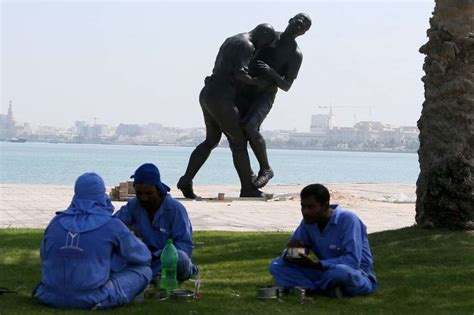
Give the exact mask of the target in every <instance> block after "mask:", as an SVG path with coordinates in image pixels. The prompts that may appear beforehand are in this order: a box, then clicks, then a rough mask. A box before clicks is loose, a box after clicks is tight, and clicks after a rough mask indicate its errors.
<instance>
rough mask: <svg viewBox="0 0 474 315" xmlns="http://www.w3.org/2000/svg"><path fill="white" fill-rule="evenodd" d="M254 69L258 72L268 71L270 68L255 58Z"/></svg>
mask: <svg viewBox="0 0 474 315" xmlns="http://www.w3.org/2000/svg"><path fill="white" fill-rule="evenodd" d="M256 69H257V70H258V71H260V72H267V71H269V70H270V69H271V68H270V66H269V65H267V64H266V63H265V62H263V61H261V60H257V62H256Z"/></svg>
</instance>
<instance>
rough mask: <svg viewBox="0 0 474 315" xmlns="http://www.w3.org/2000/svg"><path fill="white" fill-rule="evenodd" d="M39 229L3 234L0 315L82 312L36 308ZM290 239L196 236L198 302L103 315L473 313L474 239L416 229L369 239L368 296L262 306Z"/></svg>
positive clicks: (462, 234)
mask: <svg viewBox="0 0 474 315" xmlns="http://www.w3.org/2000/svg"><path fill="white" fill-rule="evenodd" d="M41 237H42V230H34V229H0V287H8V288H10V289H16V288H19V294H4V295H0V314H20V313H21V314H28V313H29V314H32V313H34V314H43V313H57V314H80V313H86V312H85V311H78V310H67V311H66V310H53V309H50V308H48V307H45V306H43V305H40V304H37V303H35V302H33V301H32V300H31V299H30V298H29V295H30V292H31V290H32V289H33V288H34V287H35V285H36V284H37V283H38V281H39V280H40V277H41V273H40V261H39V257H38V246H39V243H40V240H41ZM288 237H289V234H287V233H228V232H195V233H194V241H195V242H196V243H197V246H196V250H195V252H194V260H195V261H196V262H197V263H198V264H199V265H200V267H201V272H200V278H201V279H202V293H203V297H202V300H200V301H193V302H188V303H176V302H172V301H164V302H159V301H156V300H152V299H148V300H145V302H143V303H142V304H137V305H131V306H126V307H121V308H117V309H114V310H107V311H100V313H101V314H151V313H153V314H173V315H177V314H226V315H227V314H259V315H260V314H272V315H273V314H293V313H298V314H299V313H302V314H305V313H307V314H326V313H341V314H342V313H347V314H349V313H350V314H354V313H355V314H366V313H375V314H387V313H389V314H394V313H395V314H401V313H403V314H415V313H420V314H440V313H445V314H448V313H449V314H453V313H455V314H473V313H474V233H472V232H453V231H447V230H423V229H420V228H416V227H410V228H404V229H400V230H396V231H386V232H381V233H375V234H371V235H370V236H369V237H370V242H371V246H372V253H373V255H374V259H375V272H376V274H377V277H378V279H379V281H380V286H379V288H378V290H377V291H376V292H375V293H374V294H373V295H371V296H367V297H355V298H346V299H343V300H341V301H338V300H334V299H330V298H326V297H319V296H316V297H315V300H314V302H315V303H314V304H304V305H300V304H299V303H298V301H297V298H296V297H294V296H290V297H288V298H285V299H284V302H278V301H259V300H257V299H256V289H257V288H258V287H263V286H265V285H268V284H271V283H272V281H271V277H270V275H269V273H268V264H269V262H270V260H271V259H272V258H274V257H276V256H277V255H279V253H280V251H281V249H282V248H283V247H284V246H285V244H286V242H287V240H288Z"/></svg>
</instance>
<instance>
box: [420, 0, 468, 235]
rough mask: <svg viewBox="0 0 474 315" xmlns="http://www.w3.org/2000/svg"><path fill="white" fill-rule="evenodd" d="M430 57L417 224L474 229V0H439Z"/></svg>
mask: <svg viewBox="0 0 474 315" xmlns="http://www.w3.org/2000/svg"><path fill="white" fill-rule="evenodd" d="M427 34H428V38H429V40H428V42H427V43H426V44H425V45H423V46H422V47H421V48H420V52H421V53H423V54H425V55H426V57H425V63H424V66H423V70H424V71H425V73H426V75H425V76H424V77H423V79H422V81H423V82H424V85H425V102H424V103H423V110H422V112H421V118H420V119H419V120H418V128H419V129H420V148H419V150H418V155H419V162H420V169H421V172H420V175H419V177H418V181H417V191H416V193H417V202H416V222H417V223H418V224H419V225H421V226H425V227H448V228H451V229H472V228H474V191H473V187H474V178H473V176H474V156H473V151H474V0H436V6H435V10H434V13H433V17H432V18H431V19H430V29H429V30H428V32H427Z"/></svg>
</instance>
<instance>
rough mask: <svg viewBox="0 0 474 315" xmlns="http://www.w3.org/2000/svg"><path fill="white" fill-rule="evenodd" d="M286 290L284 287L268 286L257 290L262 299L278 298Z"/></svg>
mask: <svg viewBox="0 0 474 315" xmlns="http://www.w3.org/2000/svg"><path fill="white" fill-rule="evenodd" d="M284 290H285V288H283V287H273V286H268V287H265V288H259V289H258V290H257V296H258V298H259V299H261V300H272V299H278V298H279V297H280V296H282V295H283V291H284Z"/></svg>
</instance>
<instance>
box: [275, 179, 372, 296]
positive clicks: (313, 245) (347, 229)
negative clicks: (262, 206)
mask: <svg viewBox="0 0 474 315" xmlns="http://www.w3.org/2000/svg"><path fill="white" fill-rule="evenodd" d="M301 212H302V214H303V220H302V221H301V223H300V225H299V226H298V228H297V229H296V231H295V232H294V234H293V236H292V237H291V240H290V242H289V244H288V247H289V248H291V247H304V248H305V249H306V253H307V252H308V250H311V251H312V252H313V253H314V254H315V255H316V259H313V258H310V257H309V256H307V255H306V254H299V257H298V258H290V257H289V256H288V255H287V251H284V255H283V257H278V258H276V259H274V260H273V261H272V262H271V264H270V273H271V274H272V276H273V278H274V280H275V281H276V282H277V283H278V284H279V285H281V286H283V287H287V288H291V287H296V286H300V287H305V288H307V289H309V290H311V291H315V292H317V293H321V294H326V295H331V296H337V297H341V295H347V296H354V295H367V294H370V293H372V292H374V290H375V289H376V287H377V279H376V278H375V275H374V274H373V271H372V254H371V252H370V247H369V240H368V238H367V228H366V226H365V225H364V224H363V223H362V221H361V220H360V219H359V218H358V217H357V216H356V215H355V214H354V213H352V212H349V211H346V210H343V209H342V208H341V207H340V206H339V205H330V204H329V191H328V190H327V188H326V187H324V186H323V185H320V184H312V185H309V186H306V187H305V188H304V189H303V190H302V191H301Z"/></svg>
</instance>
